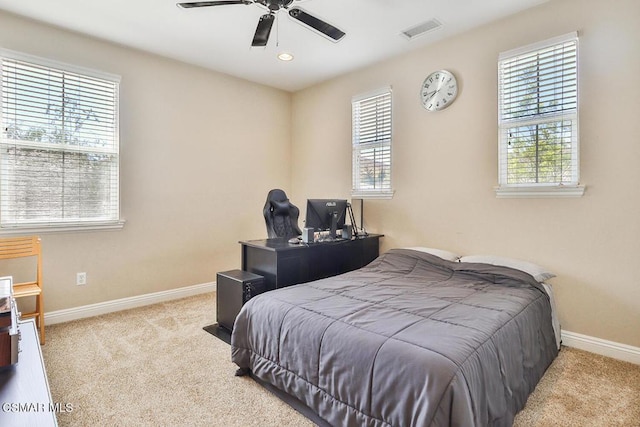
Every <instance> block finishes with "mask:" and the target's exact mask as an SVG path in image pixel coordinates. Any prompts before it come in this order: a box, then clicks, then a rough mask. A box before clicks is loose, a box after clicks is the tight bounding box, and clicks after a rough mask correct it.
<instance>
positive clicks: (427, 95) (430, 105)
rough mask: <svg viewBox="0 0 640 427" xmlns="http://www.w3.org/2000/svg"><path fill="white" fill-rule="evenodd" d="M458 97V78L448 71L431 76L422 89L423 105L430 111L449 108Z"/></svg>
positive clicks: (436, 72)
mask: <svg viewBox="0 0 640 427" xmlns="http://www.w3.org/2000/svg"><path fill="white" fill-rule="evenodd" d="M457 95H458V82H457V81H456V77H455V76H454V75H453V74H451V73H450V72H449V71H447V70H440V71H434V72H433V73H431V74H429V77H427V78H426V79H425V80H424V82H423V83H422V87H421V88H420V99H421V100H422V105H423V106H424V108H426V109H427V110H429V111H439V110H442V109H444V108H447V107H448V106H449V105H451V103H453V100H454V99H456V96H457Z"/></svg>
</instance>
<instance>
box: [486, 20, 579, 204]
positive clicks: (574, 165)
mask: <svg viewBox="0 0 640 427" xmlns="http://www.w3.org/2000/svg"><path fill="white" fill-rule="evenodd" d="M566 43H575V61H576V62H575V73H576V76H575V87H576V89H575V93H576V100H575V109H571V110H568V111H560V112H551V113H549V112H539V113H536V114H531V115H529V116H526V117H520V118H504V117H503V116H505V115H506V114H505V112H504V108H505V105H504V103H503V102H504V101H503V90H504V85H503V80H502V66H503V63H505V62H507V61H511V60H513V59H515V58H518V57H519V56H527V55H531V54H535V53H538V52H542V51H544V50H545V49H549V48H552V47H554V46H559V45H563V44H566ZM578 63H579V40H578V33H577V32H571V33H568V34H565V35H562V36H558V37H554V38H551V39H547V40H544V41H541V42H538V43H533V44H530V45H527V46H523V47H520V48H517V49H513V50H509V51H506V52H502V53H500V54H499V58H498V186H496V187H495V192H496V196H497V197H498V198H511V197H515V198H538V197H545V198H546V197H581V196H582V195H583V194H584V191H585V187H584V185H581V184H580V135H579V92H580V88H579V81H580V78H579V70H578V68H579V67H578V65H579V64H578ZM536 93H537V94H541V92H536ZM552 121H555V122H569V123H571V135H572V136H571V138H572V140H571V142H572V143H571V180H570V182H559V181H556V182H539V183H533V182H528V183H508V168H507V163H508V160H507V157H508V156H507V150H508V144H509V137H508V135H507V134H508V132H507V130H508V129H513V128H516V127H525V126H531V125H536V124H545V123H549V122H552Z"/></svg>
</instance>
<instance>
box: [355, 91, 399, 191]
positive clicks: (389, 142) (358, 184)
mask: <svg viewBox="0 0 640 427" xmlns="http://www.w3.org/2000/svg"><path fill="white" fill-rule="evenodd" d="M382 96H388V97H389V114H388V117H385V119H388V120H389V125H388V126H389V131H388V132H389V133H388V134H389V138H388V139H380V140H375V141H372V142H369V143H367V146H368V147H362V145H361V144H360V142H359V132H358V131H357V130H356V124H357V123H359V120H357V118H356V104H359V103H361V102H363V101H369V100H372V99H374V98H378V97H382ZM351 132H352V135H351V145H352V157H351V159H352V162H351V165H352V169H351V177H352V178H351V179H352V182H351V197H352V198H354V199H391V198H393V195H394V193H395V190H393V185H392V184H393V156H392V152H393V90H392V88H391V86H384V87H382V88H379V89H376V90H373V91H370V92H366V93H362V94H359V95H355V96H353V97H352V98H351ZM372 146H382V147H388V156H385V157H388V162H385V163H384V165H385V166H387V167H388V169H389V178H388V185H384V186H382V187H381V188H379V189H364V188H362V181H361V180H359V178H358V177H359V176H360V175H361V174H360V170H361V169H360V162H359V153H360V151H361V150H362V149H363V148H370V147H372Z"/></svg>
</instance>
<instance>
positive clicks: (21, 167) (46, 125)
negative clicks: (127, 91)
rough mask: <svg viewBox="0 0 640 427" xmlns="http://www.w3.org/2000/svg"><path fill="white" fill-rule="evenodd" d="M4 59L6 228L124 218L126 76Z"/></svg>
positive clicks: (0, 218) (0, 157)
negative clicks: (121, 130)
mask: <svg viewBox="0 0 640 427" xmlns="http://www.w3.org/2000/svg"><path fill="white" fill-rule="evenodd" d="M0 60H1V61H0V72H1V78H2V86H1V88H0V91H1V97H0V99H1V102H2V109H1V110H0V119H1V120H0V122H1V126H2V133H1V137H0V227H2V228H5V229H6V228H12V227H21V226H34V225H37V226H48V225H50V226H53V225H55V226H60V225H61V224H74V223H77V224H83V223H87V222H109V221H117V220H119V178H118V175H119V173H118V166H119V138H118V90H119V79H118V78H117V77H115V76H110V77H109V78H104V77H102V76H95V75H91V74H89V73H78V72H74V71H69V70H67V69H64V68H62V67H53V66H50V64H49V63H45V62H46V60H43V61H42V63H39V61H38V60H37V59H33V58H31V57H29V60H23V59H21V58H20V57H18V58H16V57H13V56H9V55H6V54H3V52H2V51H0ZM96 74H98V73H97V72H96Z"/></svg>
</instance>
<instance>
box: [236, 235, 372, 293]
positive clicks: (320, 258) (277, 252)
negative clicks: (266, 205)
mask: <svg viewBox="0 0 640 427" xmlns="http://www.w3.org/2000/svg"><path fill="white" fill-rule="evenodd" d="M382 236H383V235H381V234H369V235H367V236H358V237H355V238H353V239H351V240H335V241H325V242H318V243H300V244H291V243H289V241H288V239H280V238H278V239H264V240H247V241H241V242H240V244H241V245H242V270H244V271H248V272H251V273H255V274H259V275H260V276H263V277H264V278H265V283H266V285H267V289H268V290H273V289H277V288H282V287H285V286H290V285H296V284H298V283H305V282H310V281H312V280H318V279H322V278H325V277H329V276H335V275H337V274H341V273H346V272H347V271H352V270H356V269H358V268H360V267H364V266H365V265H367V264H369V263H370V262H371V261H373V260H374V259H376V258H377V257H378V255H379V247H380V237H382Z"/></svg>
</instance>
